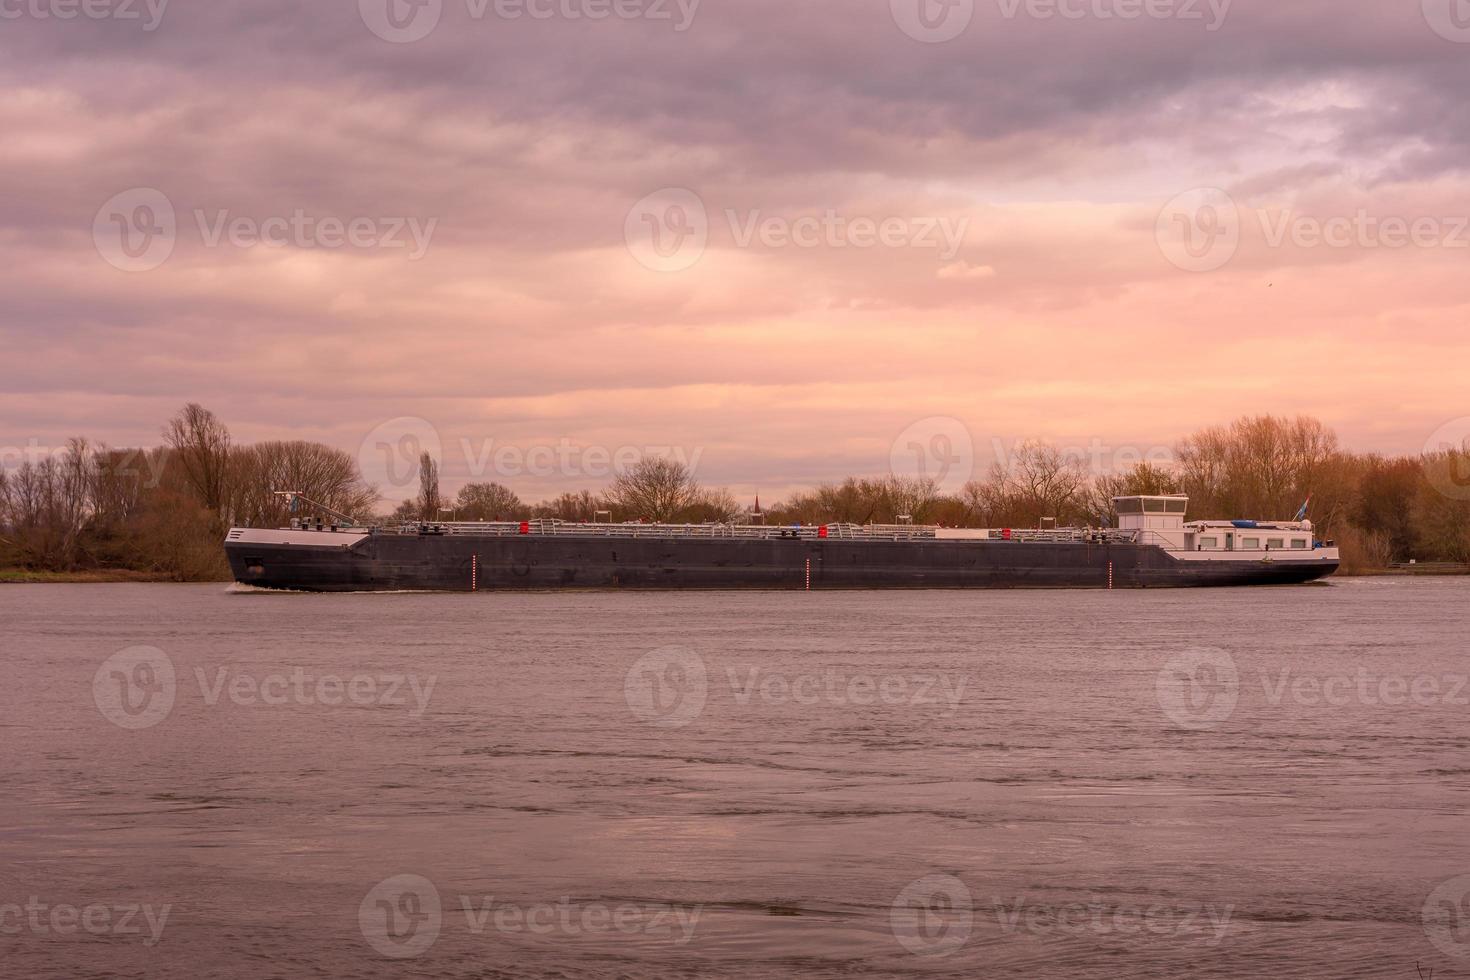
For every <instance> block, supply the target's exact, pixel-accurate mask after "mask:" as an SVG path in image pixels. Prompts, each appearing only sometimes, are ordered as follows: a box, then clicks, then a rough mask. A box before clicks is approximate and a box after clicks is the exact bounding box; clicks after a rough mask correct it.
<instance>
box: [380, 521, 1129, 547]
mask: <svg viewBox="0 0 1470 980" xmlns="http://www.w3.org/2000/svg"><path fill="white" fill-rule="evenodd" d="M376 533H379V534H407V535H468V536H474V537H513V536H516V535H536V536H539V537H584V538H585V537H597V538H701V539H728V538H736V539H750V540H774V539H782V538H785V539H797V540H804V541H817V540H836V541H914V540H932V539H934V538H935V537H937V536H938V535H937V534H936V529H935V528H934V527H931V526H928V525H914V524H851V523H842V522H836V523H832V524H823V525H813V524H804V525H795V526H793V525H787V526H782V525H765V524H637V523H623V524H603V523H596V524H590V523H583V522H576V521H562V520H557V519H554V518H545V519H539V520H532V521H444V522H430V523H411V524H399V525H390V526H387V527H382V528H377V529H376ZM984 534H985V540H990V541H1015V542H1051V543H1063V542H1083V543H1093V544H1136V543H1139V542H1140V541H1141V540H1142V539H1141V537H1140V532H1139V531H1137V530H1134V529H1128V530H1123V529H1119V528H1088V527H1065V528H1047V529H1045V530H1042V529H1036V528H1012V529H1007V530H1000V529H996V528H991V529H987V530H986V531H985V532H984Z"/></svg>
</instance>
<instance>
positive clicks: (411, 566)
mask: <svg viewBox="0 0 1470 980" xmlns="http://www.w3.org/2000/svg"><path fill="white" fill-rule="evenodd" d="M286 496H289V497H291V498H292V499H293V500H294V499H296V498H297V496H299V495H294V494H286ZM1114 506H1115V508H1116V510H1117V512H1118V526H1117V527H1114V528H1056V529H1046V530H1020V529H1010V528H999V529H972V528H942V527H922V526H913V525H865V526H857V525H851V524H825V525H820V526H789V527H780V526H765V525H737V524H698V525H680V524H601V523H595V524H581V523H569V522H564V521H559V520H537V521H508V522H473V523H456V522H449V523H433V522H425V523H417V524H405V525H397V526H386V527H361V526H352V525H350V524H345V523H343V524H327V523H324V522H323V523H313V522H306V521H299V520H293V522H292V526H291V527H286V528H279V529H258V528H232V529H231V530H230V531H229V534H228V536H227V538H226V540H225V552H226V555H227V557H228V558H229V562H230V568H231V570H232V571H233V573H234V577H235V579H236V580H237V581H238V582H240V583H243V584H245V585H251V586H257V587H260V588H269V589H293V590H305V591H313V592H368V591H404V590H427V591H445V592H493V591H505V590H525V589H893V588H910V589H934V588H943V589H950V588H956V589H958V588H992V589H994V588H1001V589H1004V588H1090V589H1113V588H1118V589H1123V588H1179V587H1194V586H1230V585H1276V584H1299V583H1303V582H1311V581H1314V580H1316V579H1321V578H1324V577H1326V576H1328V575H1331V574H1332V573H1333V572H1335V571H1336V570H1337V566H1338V551H1337V548H1336V547H1334V546H1333V543H1332V542H1331V541H1319V540H1316V539H1315V537H1314V535H1313V528H1312V524H1311V522H1310V521H1306V520H1295V521H1283V522H1271V521H1245V520H1242V521H1194V522H1188V523H1186V522H1185V520H1184V517H1185V512H1186V509H1187V506H1188V498H1186V497H1182V496H1136V497H1119V498H1116V499H1115V500H1114Z"/></svg>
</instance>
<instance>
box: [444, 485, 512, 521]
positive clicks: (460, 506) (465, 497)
mask: <svg viewBox="0 0 1470 980" xmlns="http://www.w3.org/2000/svg"><path fill="white" fill-rule="evenodd" d="M454 509H455V511H456V512H457V516H458V517H459V519H460V520H462V521H518V520H521V519H522V518H523V517H525V516H526V515H527V514H529V512H530V508H528V507H527V506H526V505H525V504H523V503H522V502H521V498H520V497H517V496H516V495H515V494H514V493H512V492H511V490H510V488H509V487H505V486H502V485H501V484H499V483H466V484H465V485H464V486H462V487H460V489H459V495H458V496H457V497H455V499H454Z"/></svg>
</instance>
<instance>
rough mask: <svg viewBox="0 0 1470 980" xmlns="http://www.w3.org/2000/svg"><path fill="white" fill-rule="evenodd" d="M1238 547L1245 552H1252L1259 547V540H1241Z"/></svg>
mask: <svg viewBox="0 0 1470 980" xmlns="http://www.w3.org/2000/svg"><path fill="white" fill-rule="evenodd" d="M1240 546H1241V547H1242V548H1244V549H1245V550H1246V551H1254V550H1256V549H1258V548H1260V546H1261V539H1260V538H1241V539H1240Z"/></svg>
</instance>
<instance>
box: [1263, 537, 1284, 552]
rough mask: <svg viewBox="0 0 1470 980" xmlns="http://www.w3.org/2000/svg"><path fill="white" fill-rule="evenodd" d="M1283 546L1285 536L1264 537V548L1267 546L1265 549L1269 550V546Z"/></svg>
mask: <svg viewBox="0 0 1470 980" xmlns="http://www.w3.org/2000/svg"><path fill="white" fill-rule="evenodd" d="M1285 547H1286V539H1285V538H1267V539H1266V548H1267V550H1269V549H1271V548H1285Z"/></svg>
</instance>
